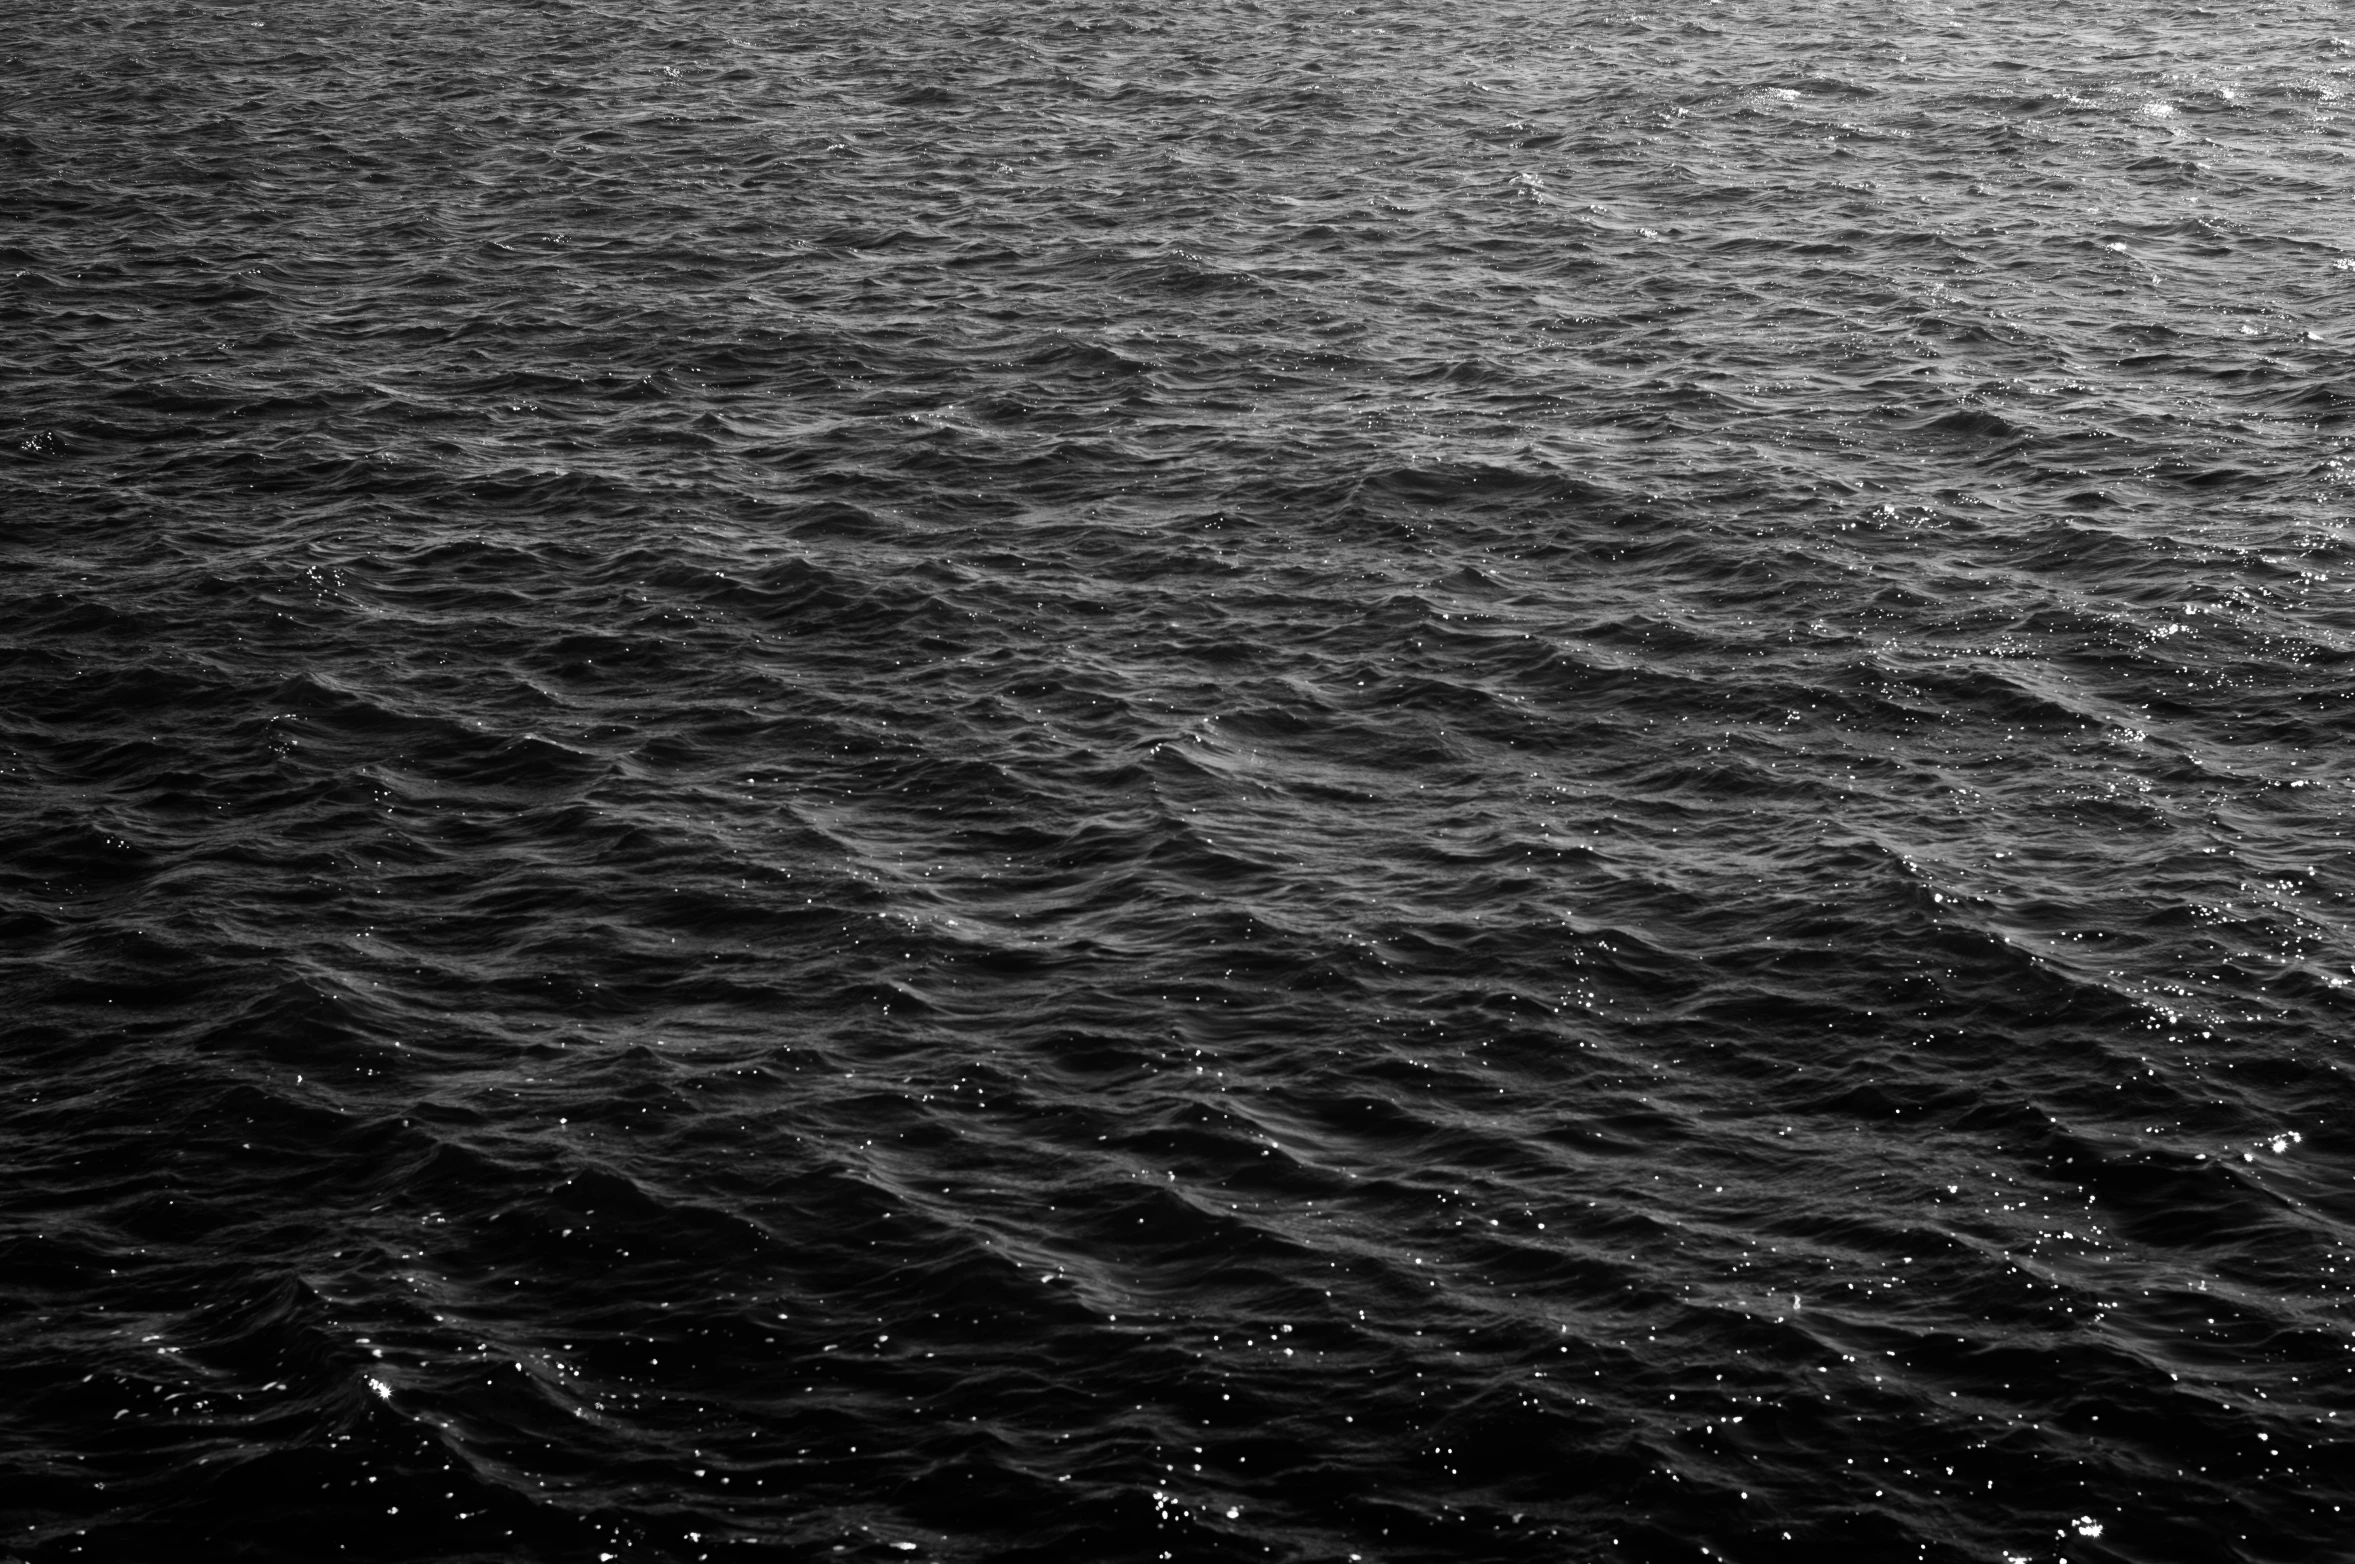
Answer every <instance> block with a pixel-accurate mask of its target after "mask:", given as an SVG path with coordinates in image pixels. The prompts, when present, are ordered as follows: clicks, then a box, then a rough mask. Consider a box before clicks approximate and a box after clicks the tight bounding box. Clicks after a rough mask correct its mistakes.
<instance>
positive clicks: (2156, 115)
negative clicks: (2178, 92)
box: [2140, 101, 2175, 119]
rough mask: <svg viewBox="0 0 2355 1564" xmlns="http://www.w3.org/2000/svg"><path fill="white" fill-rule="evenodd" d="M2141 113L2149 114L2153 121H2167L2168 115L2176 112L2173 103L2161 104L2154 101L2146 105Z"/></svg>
mask: <svg viewBox="0 0 2355 1564" xmlns="http://www.w3.org/2000/svg"><path fill="white" fill-rule="evenodd" d="M2140 112H2142V113H2144V114H2148V115H2149V116H2150V117H2151V118H2153V119H2165V118H2166V117H2167V116H2168V115H2170V114H2172V113H2174V112H2175V105H2174V104H2172V103H2159V102H2155V101H2154V102H2151V103H2146V104H2144V105H2143V106H2142V108H2141V111H2140Z"/></svg>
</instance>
